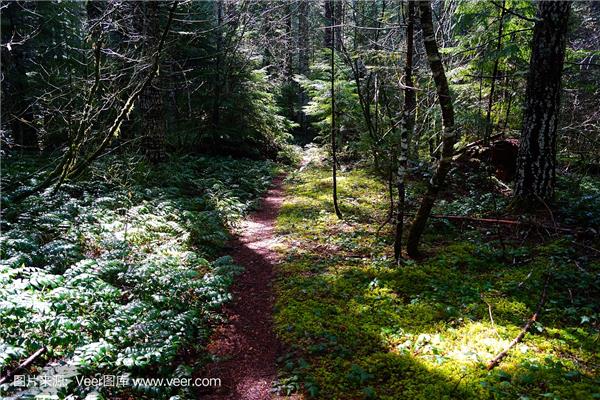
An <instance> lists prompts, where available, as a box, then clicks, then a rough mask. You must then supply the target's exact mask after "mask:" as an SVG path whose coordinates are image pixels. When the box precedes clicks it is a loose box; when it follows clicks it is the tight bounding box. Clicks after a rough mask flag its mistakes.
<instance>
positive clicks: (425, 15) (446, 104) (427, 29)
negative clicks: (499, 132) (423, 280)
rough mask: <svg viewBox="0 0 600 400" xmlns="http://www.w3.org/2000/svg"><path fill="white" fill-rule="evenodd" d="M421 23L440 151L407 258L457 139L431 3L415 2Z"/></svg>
mask: <svg viewBox="0 0 600 400" xmlns="http://www.w3.org/2000/svg"><path fill="white" fill-rule="evenodd" d="M417 4H418V6H419V13H420V19H421V29H422V31H423V41H424V43H425V51H426V53H427V61H428V63H429V67H430V68H431V73H432V74H433V80H434V82H435V86H436V91H437V96H438V102H439V104H440V108H441V110H442V124H443V132H442V151H441V155H440V158H439V160H438V164H437V168H436V170H435V172H434V173H433V176H432V177H431V180H430V181H429V184H428V186H427V191H426V192H425V195H424V196H423V199H422V200H421V205H420V206H419V210H418V211H417V214H416V216H415V219H414V220H413V223H412V225H411V227H410V231H409V232H408V239H407V243H406V252H407V253H408V255H409V256H411V257H414V256H416V255H418V248H419V241H420V239H421V235H422V234H423V231H424V230H425V226H426V225H427V220H428V219H429V214H430V213H431V209H432V208H433V205H434V203H435V201H436V199H437V197H438V194H439V192H440V190H441V188H442V186H443V185H444V180H445V179H446V175H447V174H448V171H449V170H450V167H451V165H452V156H453V155H454V144H455V143H456V139H457V136H458V135H457V132H456V130H455V127H454V107H453V105H452V98H451V97H450V89H449V87H448V80H447V79H446V71H445V70H444V65H443V64H442V59H441V57H440V52H439V50H438V45H437V43H436V41H435V33H434V30H433V20H432V16H431V14H432V11H431V3H430V2H429V1H419V2H417Z"/></svg>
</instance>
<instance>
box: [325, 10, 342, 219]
mask: <svg viewBox="0 0 600 400" xmlns="http://www.w3.org/2000/svg"><path fill="white" fill-rule="evenodd" d="M327 3H330V6H331V7H332V8H335V2H334V1H329V0H328V1H327ZM330 12H331V19H330V21H331V23H332V25H333V24H335V17H334V13H333V10H331V9H330ZM329 34H330V35H331V37H330V38H329V46H330V49H331V165H332V166H331V173H332V178H333V191H332V194H333V208H334V210H335V215H337V217H338V218H340V219H341V218H342V212H341V211H340V207H339V205H338V198H337V164H338V161H337V118H336V117H337V115H336V113H337V110H336V107H335V29H329Z"/></svg>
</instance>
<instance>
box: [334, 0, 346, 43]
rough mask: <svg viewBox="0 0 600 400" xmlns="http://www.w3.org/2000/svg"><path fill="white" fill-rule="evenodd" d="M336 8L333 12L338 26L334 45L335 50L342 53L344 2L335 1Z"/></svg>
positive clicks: (342, 0)
mask: <svg viewBox="0 0 600 400" xmlns="http://www.w3.org/2000/svg"><path fill="white" fill-rule="evenodd" d="M332 7H333V8H334V10H333V14H334V20H335V24H334V25H337V26H336V27H335V28H334V30H335V40H334V44H335V50H336V51H341V50H342V26H341V25H342V23H343V22H344V0H333V6H332Z"/></svg>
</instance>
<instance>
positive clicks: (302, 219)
mask: <svg viewBox="0 0 600 400" xmlns="http://www.w3.org/2000/svg"><path fill="white" fill-rule="evenodd" d="M330 193H331V177H330V173H329V172H328V171H327V170H324V169H320V168H307V169H304V170H303V171H302V172H297V173H293V174H291V175H290V176H289V178H288V182H287V200H286V202H285V203H284V205H283V208H282V211H281V214H280V216H279V219H278V230H279V233H280V234H281V236H282V237H283V244H282V246H281V249H280V250H281V252H282V258H283V261H282V263H281V265H280V267H279V276H278V280H277V283H276V291H277V303H276V310H275V321H276V330H277V334H278V335H279V337H280V338H281V340H282V341H283V342H284V345H285V347H286V349H287V350H286V353H285V354H284V355H283V356H282V357H281V359H280V360H279V361H280V371H281V372H280V374H281V377H280V379H279V382H278V387H277V388H278V389H279V391H280V392H284V393H286V392H291V391H294V390H300V391H301V392H302V393H304V394H305V396H306V397H307V398H311V397H315V398H321V399H341V400H349V399H386V400H397V399H450V398H456V399H497V398H498V399H537V398H550V399H592V398H600V379H599V377H598V366H599V361H600V359H599V357H598V348H599V347H600V346H599V344H600V341H599V337H600V334H599V330H598V309H599V303H600V263H599V262H598V260H597V259H596V260H594V257H591V256H590V255H589V254H585V253H584V252H581V251H580V250H581V249H579V248H578V247H575V246H574V245H573V244H572V241H571V239H570V238H568V237H566V238H560V237H546V238H542V237H541V236H539V237H538V236H535V235H533V234H532V235H529V236H527V237H524V236H523V235H520V234H519V233H518V232H515V231H507V232H502V231H500V230H498V231H496V230H494V232H489V231H486V230H485V229H475V228H465V227H464V226H463V227H456V226H452V224H449V223H447V222H444V221H440V222H436V221H434V222H433V223H432V224H431V225H430V226H429V228H428V231H427V234H426V236H425V238H424V243H423V249H424V250H425V253H426V255H427V257H424V258H423V259H422V260H420V261H410V262H407V263H406V264H405V265H403V266H397V265H396V264H395V263H394V261H393V259H391V257H390V255H391V254H392V248H391V236H392V235H391V228H390V227H389V225H388V226H387V227H385V228H383V229H382V230H381V232H380V234H379V235H377V230H378V228H379V226H380V225H381V221H384V220H385V219H386V215H387V212H388V206H389V200H388V199H387V198H386V193H387V190H386V185H385V183H383V182H380V181H378V180H377V179H376V178H374V177H373V174H371V173H369V172H367V171H365V170H361V169H355V170H352V171H347V172H344V173H342V174H341V176H340V177H339V196H340V199H341V207H342V212H343V214H344V220H338V219H337V218H336V216H335V214H334V213H333V212H332V210H331V208H332V207H331V200H330ZM494 229H495V228H494ZM499 229H500V228H499ZM534 236H535V238H534ZM546 281H547V282H548V283H547V301H546V302H545V304H544V306H543V307H542V312H541V315H540V318H539V320H538V322H536V323H535V324H534V326H533V327H532V329H531V330H530V332H529V333H528V334H527V335H526V336H525V338H524V340H522V342H521V343H519V344H518V345H516V346H515V347H514V348H513V349H512V350H511V351H510V352H509V355H508V357H506V358H505V359H504V360H503V361H502V362H501V363H500V365H499V366H498V367H496V368H494V369H493V370H491V371H488V370H487V369H486V364H487V362H488V361H489V360H490V359H492V358H493V357H494V356H495V355H496V354H497V353H498V352H500V351H501V350H503V349H504V348H505V347H506V346H507V345H508V344H509V342H510V341H511V340H513V339H514V338H515V337H516V336H517V335H518V334H519V332H520V331H521V329H522V326H523V325H524V323H525V322H526V321H527V320H528V319H529V318H530V317H531V316H532V314H533V313H534V311H535V310H536V308H537V304H538V302H539V300H540V297H541V294H542V291H543V287H544V286H545V282H546Z"/></svg>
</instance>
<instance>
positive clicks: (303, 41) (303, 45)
mask: <svg viewBox="0 0 600 400" xmlns="http://www.w3.org/2000/svg"><path fill="white" fill-rule="evenodd" d="M308 11H309V2H308V0H300V3H299V5H298V72H299V73H300V74H302V75H305V76H306V75H308V51H309V48H308V47H309V45H310V43H309V35H308ZM298 100H299V103H300V111H299V113H298V114H299V115H298V121H299V123H300V129H301V131H302V135H303V136H306V134H307V130H308V121H307V118H306V113H305V112H304V110H303V108H304V106H306V104H308V95H307V93H306V91H305V90H304V89H302V88H300V89H299V92H298Z"/></svg>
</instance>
